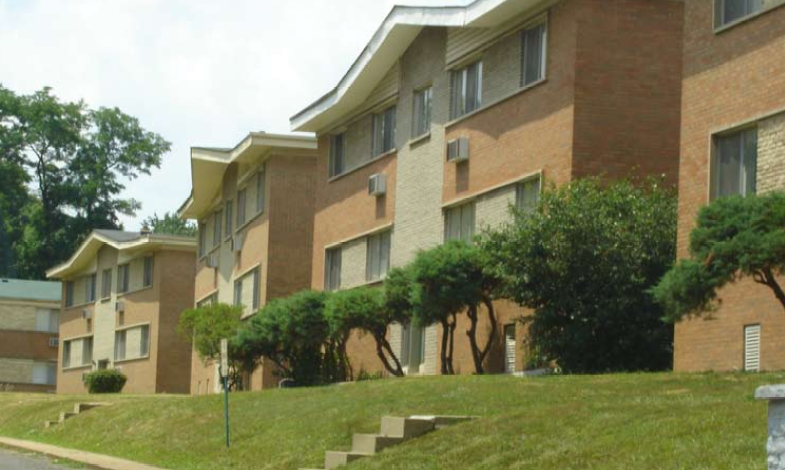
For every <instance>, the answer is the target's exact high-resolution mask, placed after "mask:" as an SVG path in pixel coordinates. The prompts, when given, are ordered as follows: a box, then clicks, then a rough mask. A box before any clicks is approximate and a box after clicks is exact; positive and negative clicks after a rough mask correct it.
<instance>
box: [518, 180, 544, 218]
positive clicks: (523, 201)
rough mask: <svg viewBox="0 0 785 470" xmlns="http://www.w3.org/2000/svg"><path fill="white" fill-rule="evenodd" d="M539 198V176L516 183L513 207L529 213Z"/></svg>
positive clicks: (532, 210)
mask: <svg viewBox="0 0 785 470" xmlns="http://www.w3.org/2000/svg"><path fill="white" fill-rule="evenodd" d="M539 200H540V178H539V177H537V178H535V179H531V180H529V181H524V182H522V183H518V186H517V187H516V188H515V208H516V209H518V210H520V211H522V212H525V213H527V214H530V213H532V212H534V209H535V208H536V207H537V202H539Z"/></svg>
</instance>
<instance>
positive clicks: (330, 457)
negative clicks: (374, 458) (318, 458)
mask: <svg viewBox="0 0 785 470" xmlns="http://www.w3.org/2000/svg"><path fill="white" fill-rule="evenodd" d="M370 456H371V454H365V453H361V452H336V451H328V452H327V453H326V454H325V456H324V468H325V470H331V469H333V468H338V467H341V466H343V465H346V464H347V463H349V462H353V461H355V460H358V459H362V458H364V457H370Z"/></svg>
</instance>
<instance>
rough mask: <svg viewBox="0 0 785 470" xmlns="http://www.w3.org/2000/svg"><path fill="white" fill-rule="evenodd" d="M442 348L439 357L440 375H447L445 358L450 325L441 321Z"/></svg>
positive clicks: (448, 369)
mask: <svg viewBox="0 0 785 470" xmlns="http://www.w3.org/2000/svg"><path fill="white" fill-rule="evenodd" d="M441 323H442V347H441V348H440V351H439V355H440V359H441V363H442V365H441V373H442V375H448V374H449V373H450V367H448V362H447V361H448V360H449V359H448V357H447V345H448V342H449V340H450V325H449V324H448V322H447V320H442V322H441Z"/></svg>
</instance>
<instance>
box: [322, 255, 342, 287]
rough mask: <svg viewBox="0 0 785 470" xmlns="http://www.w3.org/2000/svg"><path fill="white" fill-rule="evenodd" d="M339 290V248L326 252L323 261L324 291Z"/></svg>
mask: <svg viewBox="0 0 785 470" xmlns="http://www.w3.org/2000/svg"><path fill="white" fill-rule="evenodd" d="M340 288H341V248H340V247H338V248H332V249H329V250H327V251H326V253H325V260H324V290H328V291H331V290H338V289H340Z"/></svg>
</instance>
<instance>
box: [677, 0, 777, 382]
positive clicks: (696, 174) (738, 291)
mask: <svg viewBox="0 0 785 470" xmlns="http://www.w3.org/2000/svg"><path fill="white" fill-rule="evenodd" d="M684 5H685V29H684V31H685V33H684V67H683V74H684V81H683V90H682V125H681V165H680V178H679V235H678V245H679V256H680V257H684V256H687V254H688V243H689V234H690V231H691V230H692V229H693V227H694V225H695V216H696V214H697V212H698V210H699V209H700V208H701V207H702V206H703V205H705V204H706V203H707V202H708V195H709V186H708V181H709V161H710V155H711V136H712V134H713V133H716V132H717V131H720V130H723V129H727V128H732V127H734V126H736V125H739V124H742V123H744V122H748V121H751V120H754V119H756V118H758V117H760V116H762V115H765V114H769V113H771V112H774V111H776V110H781V109H785V60H783V59H782V58H783V57H785V9H783V8H778V9H775V10H772V11H769V12H766V13H764V14H762V15H760V16H758V17H756V18H753V19H750V20H748V21H745V22H742V23H740V24H739V25H737V26H734V27H732V28H730V29H727V30H725V31H722V32H720V33H717V34H715V32H714V28H713V19H712V2H711V1H710V0H686V1H685V3H684ZM719 296H720V298H722V301H723V302H722V306H721V308H720V309H719V310H718V311H717V312H715V313H713V314H712V317H713V320H711V321H704V320H700V319H699V320H687V321H684V322H681V323H679V324H678V325H677V326H676V346H675V347H676V354H675V357H674V368H675V369H676V370H678V371H694V370H707V369H712V370H730V369H736V368H739V367H741V360H742V350H743V343H744V342H743V326H744V324H748V323H761V328H762V338H761V341H762V348H763V351H762V352H761V361H762V364H761V365H762V367H763V368H765V369H783V368H785V348H783V347H782V343H783V342H782V340H781V336H779V338H778V337H777V336H776V333H777V332H782V331H785V328H783V327H784V326H785V325H783V324H782V323H781V322H782V321H785V320H783V319H780V318H779V317H781V316H783V311H782V309H781V307H780V306H779V304H776V303H774V302H772V300H773V295H772V294H771V293H770V292H769V291H767V290H766V289H763V288H761V287H759V286H756V285H754V284H753V283H752V282H749V281H745V282H742V283H740V284H739V285H737V286H734V287H730V288H727V289H723V290H722V291H721V292H720V293H719ZM772 343H773V344H772Z"/></svg>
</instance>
